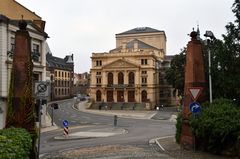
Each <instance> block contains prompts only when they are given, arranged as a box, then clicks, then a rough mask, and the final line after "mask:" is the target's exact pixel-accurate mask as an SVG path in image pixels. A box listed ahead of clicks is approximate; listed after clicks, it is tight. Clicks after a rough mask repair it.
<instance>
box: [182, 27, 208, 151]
mask: <svg viewBox="0 0 240 159" xmlns="http://www.w3.org/2000/svg"><path fill="white" fill-rule="evenodd" d="M190 36H191V37H192V39H191V41H190V42H189V43H188V45H187V54H186V66H185V86H184V101H183V102H184V103H183V105H184V107H183V121H182V134H181V140H180V143H181V145H182V146H183V147H184V148H193V146H194V145H193V144H194V136H193V134H192V133H191V130H190V126H189V117H190V115H191V112H190V110H189V105H190V103H192V102H193V99H192V98H191V95H190V92H189V88H190V87H202V88H203V89H202V93H201V94H200V96H199V98H198V100H197V102H199V103H202V102H204V101H206V93H205V92H206V88H205V84H206V81H205V74H204V61H203V50H202V44H201V41H200V40H197V33H196V32H194V31H193V32H192V33H191V34H190Z"/></svg>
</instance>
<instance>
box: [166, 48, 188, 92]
mask: <svg viewBox="0 0 240 159" xmlns="http://www.w3.org/2000/svg"><path fill="white" fill-rule="evenodd" d="M185 62H186V48H183V49H182V50H181V52H180V54H178V55H175V56H174V57H173V59H172V61H171V67H170V68H169V69H167V70H166V76H165V78H166V79H167V81H168V83H170V84H171V85H172V86H173V87H174V88H175V89H177V90H178V92H179V95H183V93H184V72H185V71H184V66H185Z"/></svg>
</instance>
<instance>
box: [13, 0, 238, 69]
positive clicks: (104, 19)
mask: <svg viewBox="0 0 240 159" xmlns="http://www.w3.org/2000/svg"><path fill="white" fill-rule="evenodd" d="M16 1H18V2H19V3H21V4H22V5H24V6H25V7H27V8H28V9H30V10H31V11H33V12H35V13H36V14H37V15H39V16H41V17H42V19H43V20H45V21H46V28H45V31H46V32H47V33H48V35H49V37H50V38H49V39H48V40H47V41H48V44H49V46H50V49H51V51H52V53H53V55H54V56H57V57H61V58H63V57H65V55H67V54H72V53H73V54H74V62H75V72H76V73H82V72H86V71H89V70H90V67H91V58H90V57H91V55H92V53H93V52H108V51H109V50H111V49H114V48H115V34H117V33H121V32H124V31H127V30H130V29H133V28H136V27H151V28H154V29H158V30H164V31H165V33H166V36H167V55H174V54H178V53H179V52H180V49H181V48H183V47H184V46H186V44H187V42H188V41H189V39H190V38H189V37H188V35H187V34H189V33H190V32H191V31H192V28H193V27H194V28H195V29H196V27H197V25H198V24H199V27H200V31H201V36H202V38H204V37H203V34H204V33H205V31H206V30H212V31H213V33H214V34H215V36H216V37H217V38H220V39H221V34H224V33H226V30H225V25H226V24H227V23H228V22H231V21H234V19H235V18H234V15H233V13H232V10H231V7H232V4H233V2H234V0H16Z"/></svg>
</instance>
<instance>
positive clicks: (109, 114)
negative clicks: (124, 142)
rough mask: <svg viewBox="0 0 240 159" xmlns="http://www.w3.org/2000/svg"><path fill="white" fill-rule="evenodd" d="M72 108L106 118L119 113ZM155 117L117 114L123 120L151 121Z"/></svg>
mask: <svg viewBox="0 0 240 159" xmlns="http://www.w3.org/2000/svg"><path fill="white" fill-rule="evenodd" d="M72 108H73V109H75V110H77V111H80V112H85V113H90V114H96V115H104V116H114V115H116V114H117V113H115V114H114V113H113V112H111V113H109V112H107V111H106V112H104V110H103V112H95V111H91V110H87V109H81V110H80V109H78V108H76V107H75V106H74V105H72ZM154 115H156V112H154V113H153V114H151V115H150V116H148V117H137V116H132V115H124V114H117V116H118V117H121V118H131V119H151V118H152V117H153V116H154Z"/></svg>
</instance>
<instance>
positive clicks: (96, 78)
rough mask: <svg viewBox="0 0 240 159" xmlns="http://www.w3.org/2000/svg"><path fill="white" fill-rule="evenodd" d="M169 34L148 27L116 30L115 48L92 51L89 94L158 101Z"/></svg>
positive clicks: (120, 99)
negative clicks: (121, 31) (124, 30)
mask: <svg viewBox="0 0 240 159" xmlns="http://www.w3.org/2000/svg"><path fill="white" fill-rule="evenodd" d="M165 55H166V35H165V32H164V31H159V30H156V29H153V28H149V27H141V28H135V29H132V30H129V31H126V32H123V33H120V34H116V48H115V49H113V50H111V51H109V52H104V53H93V54H92V57H91V59H92V68H91V71H90V73H91V78H90V96H91V98H93V99H94V100H95V101H96V102H101V101H104V102H137V103H149V105H150V106H151V107H152V108H153V107H154V106H155V105H156V104H159V89H160V87H159V86H160V85H159V84H160V83H159V82H160V81H159V67H160V63H161V61H163V59H164V57H165Z"/></svg>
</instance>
